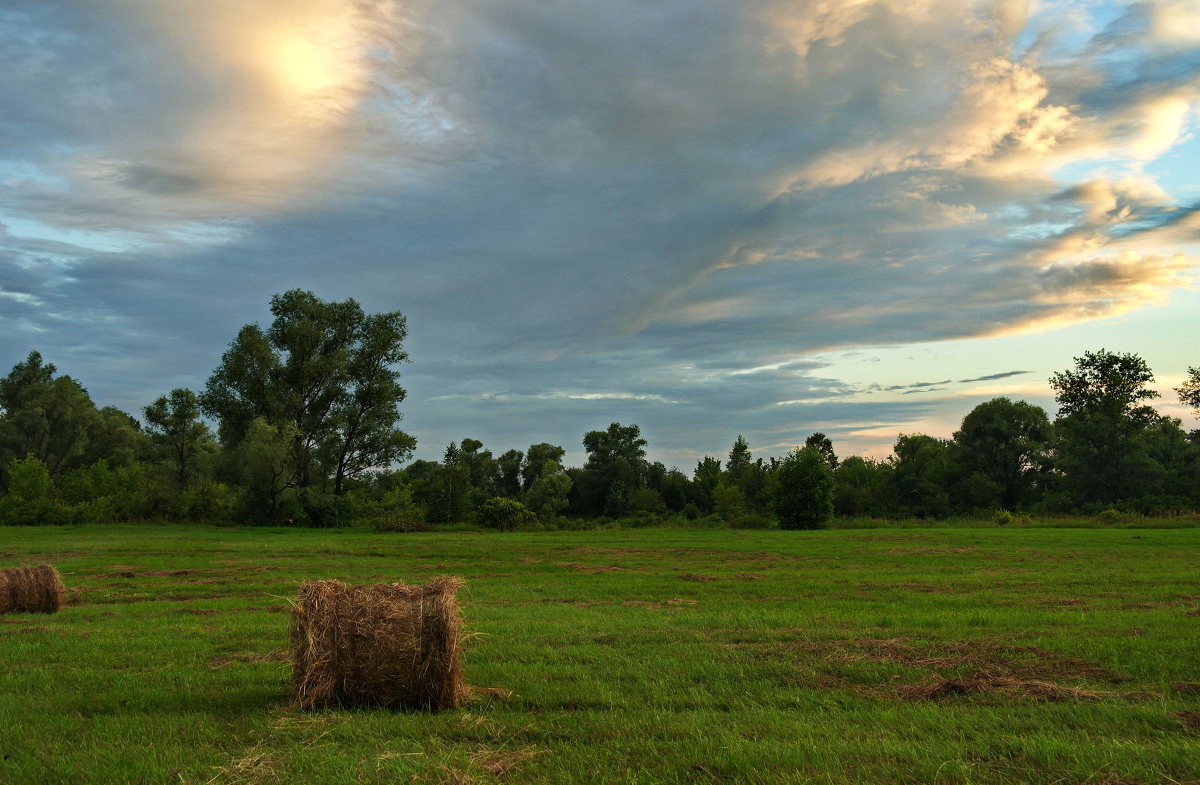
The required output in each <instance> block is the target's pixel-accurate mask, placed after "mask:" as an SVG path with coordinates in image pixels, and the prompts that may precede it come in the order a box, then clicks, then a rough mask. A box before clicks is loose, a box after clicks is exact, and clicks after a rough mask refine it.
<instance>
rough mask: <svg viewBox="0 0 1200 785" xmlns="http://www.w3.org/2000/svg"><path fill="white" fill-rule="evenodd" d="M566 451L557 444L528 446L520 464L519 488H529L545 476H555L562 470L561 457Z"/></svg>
mask: <svg viewBox="0 0 1200 785" xmlns="http://www.w3.org/2000/svg"><path fill="white" fill-rule="evenodd" d="M566 454H567V451H566V450H564V449H563V448H562V447H559V446H558V445H557V444H549V443H547V442H539V443H537V444H531V445H529V449H528V450H526V451H525V457H524V459H523V460H522V462H521V488H522V490H526V491H528V490H529V489H530V487H531V486H532V485H533V484H534V483H535V482H536V481H537V480H538V478H539V477H542V476H544V475H546V474H557V473H559V472H561V471H562V470H563V463H562V461H563V456H564V455H566Z"/></svg>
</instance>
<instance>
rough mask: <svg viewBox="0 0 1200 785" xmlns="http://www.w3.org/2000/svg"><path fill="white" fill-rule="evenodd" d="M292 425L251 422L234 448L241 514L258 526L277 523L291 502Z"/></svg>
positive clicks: (293, 474)
mask: <svg viewBox="0 0 1200 785" xmlns="http://www.w3.org/2000/svg"><path fill="white" fill-rule="evenodd" d="M295 429H296V426H295V425H294V424H292V423H288V422H285V423H283V424H282V425H272V424H271V423H269V422H267V421H266V420H265V419H263V418H261V417H260V418H258V419H256V420H253V421H251V423H250V427H249V429H248V430H247V432H246V435H245V437H244V438H243V439H242V441H241V442H240V443H239V444H238V446H237V453H238V456H237V457H238V462H237V463H238V467H239V468H240V470H241V478H240V479H241V485H242V492H243V500H242V501H243V506H244V510H243V514H245V515H246V516H247V517H249V518H251V519H253V520H257V521H258V522H259V523H267V524H270V523H279V522H280V521H281V520H282V519H283V518H284V517H285V512H287V513H288V515H287V517H288V518H289V520H288V522H289V523H291V522H292V521H291V520H290V518H291V516H290V510H287V507H288V506H291V507H294V506H295V499H294V498H290V500H289V497H292V494H289V493H288V492H289V491H291V489H293V488H295V487H296V464H295V460H294V455H293V452H292V450H293V446H294V444H295V441H296V436H297V434H296V430H295Z"/></svg>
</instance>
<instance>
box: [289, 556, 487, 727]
mask: <svg viewBox="0 0 1200 785" xmlns="http://www.w3.org/2000/svg"><path fill="white" fill-rule="evenodd" d="M461 586H462V580H461V579H459V578H455V577H451V576H443V577H439V578H434V579H433V580H431V581H430V582H429V583H427V584H425V585H424V586H409V585H406V584H403V583H384V584H376V585H371V586H347V585H346V584H344V583H342V582H341V581H330V580H322V581H307V582H305V583H304V584H303V585H302V586H301V587H300V594H299V597H298V598H297V599H296V601H295V602H294V603H293V604H292V629H291V644H292V686H293V688H294V690H295V704H296V705H297V706H298V707H300V708H302V709H312V708H316V707H319V706H364V705H365V706H384V707H388V708H400V707H407V708H423V709H433V710H437V709H448V708H455V707H457V706H459V705H461V703H462V702H463V701H464V700H465V699H466V697H467V696H468V694H469V693H470V687H468V686H467V684H466V682H465V681H464V679H463V675H462V669H461V667H460V665H459V659H458V658H459V652H460V650H461V646H462V639H463V638H462V620H461V614H460V612H459V608H458V600H457V598H456V596H455V595H456V593H457V591H458V589H459V588H460V587H461Z"/></svg>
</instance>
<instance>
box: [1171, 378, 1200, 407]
mask: <svg viewBox="0 0 1200 785" xmlns="http://www.w3.org/2000/svg"><path fill="white" fill-rule="evenodd" d="M1175 392H1177V393H1178V394H1179V402H1180V403H1182V404H1183V405H1184V406H1190V407H1192V410H1193V411H1194V412H1195V413H1196V414H1200V368H1188V378H1187V381H1185V382H1184V383H1183V384H1182V385H1180V386H1179V387H1176V388H1175Z"/></svg>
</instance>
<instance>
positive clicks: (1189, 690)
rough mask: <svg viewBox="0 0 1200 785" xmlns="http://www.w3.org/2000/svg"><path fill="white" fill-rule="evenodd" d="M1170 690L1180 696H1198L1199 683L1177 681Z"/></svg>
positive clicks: (1199, 692)
mask: <svg viewBox="0 0 1200 785" xmlns="http://www.w3.org/2000/svg"><path fill="white" fill-rule="evenodd" d="M1171 689H1172V690H1173V691H1175V692H1177V693H1179V694H1180V695H1200V681H1177V682H1175V683H1174V684H1172V685H1171Z"/></svg>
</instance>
